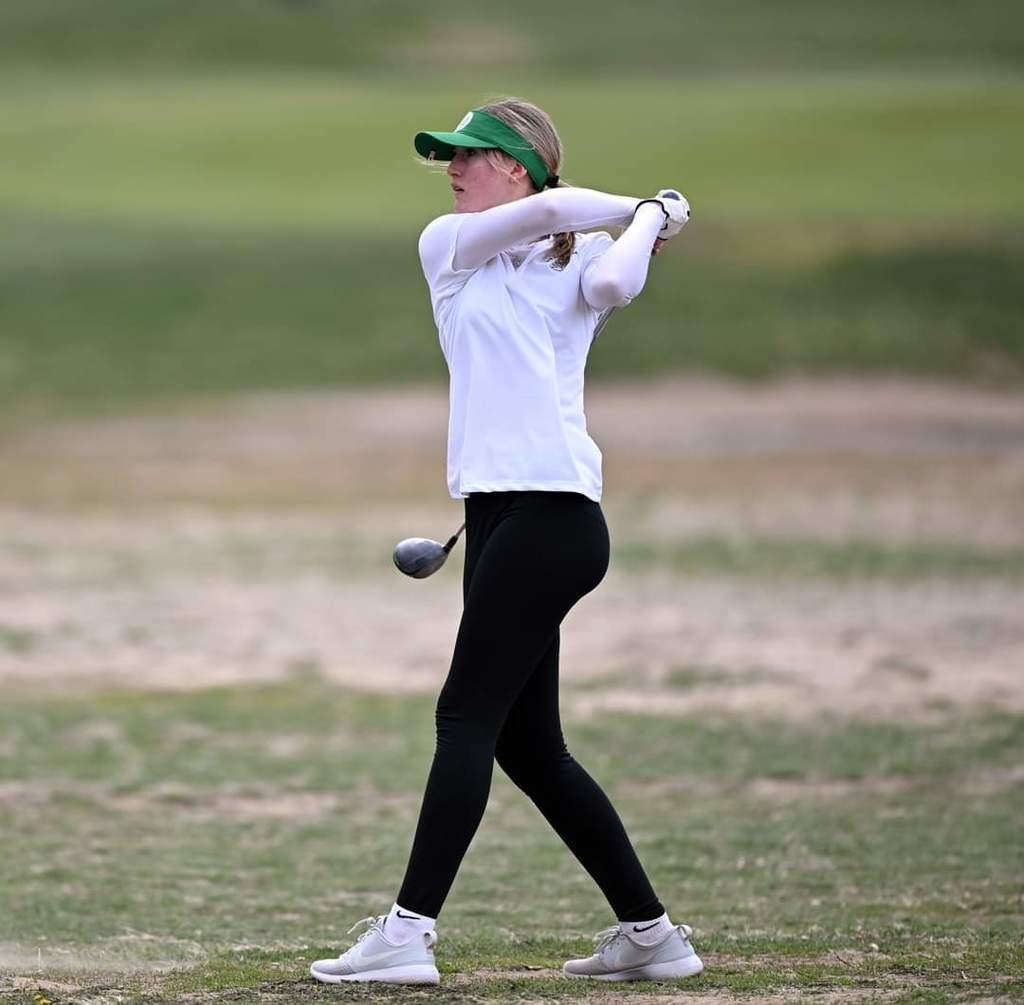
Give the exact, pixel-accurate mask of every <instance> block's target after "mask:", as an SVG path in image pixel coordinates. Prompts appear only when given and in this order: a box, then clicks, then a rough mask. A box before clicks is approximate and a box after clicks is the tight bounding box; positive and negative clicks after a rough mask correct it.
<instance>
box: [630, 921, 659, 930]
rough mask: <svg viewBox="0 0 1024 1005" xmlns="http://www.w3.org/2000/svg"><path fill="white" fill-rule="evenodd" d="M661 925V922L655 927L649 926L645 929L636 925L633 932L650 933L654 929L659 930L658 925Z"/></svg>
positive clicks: (655, 924)
mask: <svg viewBox="0 0 1024 1005" xmlns="http://www.w3.org/2000/svg"><path fill="white" fill-rule="evenodd" d="M660 924H661V922H660V921H656V922H655V923H654V924H653V925H647V926H646V927H644V928H637V927H636V925H634V926H633V931H634V932H649V931H650V930H651V929H652V928H657V927H658V925H660Z"/></svg>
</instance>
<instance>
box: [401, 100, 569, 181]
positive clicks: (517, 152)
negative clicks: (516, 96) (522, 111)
mask: <svg viewBox="0 0 1024 1005" xmlns="http://www.w3.org/2000/svg"><path fill="white" fill-rule="evenodd" d="M413 142H414V143H415V144H416V152H417V153H418V154H419V155H420V156H421V157H427V158H432V159H433V160H439V161H450V160H451V159H452V158H453V157H454V156H455V148H456V147H481V148H488V147H490V148H494V147H496V148H497V149H498V150H504V151H505V153H507V154H508V155H509V156H510V157H514V158H515V159H516V160H517V161H519V163H520V164H522V165H523V167H524V168H526V170H527V173H528V174H529V175H530V180H531V181H532V182H533V184H534V185H535V186H536V187H537V191H538V192H540V191H541V190H542V189H543V188H544V186H545V185H547V184H548V182H549V181H550V182H551V184H553V185H554V184H557V181H558V179H557V178H556V177H552V178H550V179H549V177H548V168H547V165H546V164H545V163H544V159H543V158H542V157H541V156H540V154H539V153H537V151H536V150H534V149H533V147H532V146H531V145H530V144H529V143H527V142H526V140H525V139H523V137H522V136H520V135H519V133H517V132H516V131H515V130H514V129H513V128H512V127H511V126H508V125H506V124H505V123H504V122H502V121H501V119H498V118H495V117H494V116H493V115H489V114H488V113H487V112H483V111H481V110H480V109H479V108H474V109H473V111H471V112H469V113H467V115H466V117H465V118H464V119H463V120H462V121H461V122H460V123H459V124H458V125H457V126H456V127H455V131H454V132H451V133H417V134H416V139H415V140H414V141H413Z"/></svg>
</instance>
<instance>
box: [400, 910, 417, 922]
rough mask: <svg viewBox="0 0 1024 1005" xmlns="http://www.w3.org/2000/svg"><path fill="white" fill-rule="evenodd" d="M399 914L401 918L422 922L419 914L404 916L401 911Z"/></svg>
mask: <svg viewBox="0 0 1024 1005" xmlns="http://www.w3.org/2000/svg"><path fill="white" fill-rule="evenodd" d="M397 913H398V917H400V918H411V919H412V920H413V921H419V920H420V916H419V915H418V914H402V912H401V911H398V912H397Z"/></svg>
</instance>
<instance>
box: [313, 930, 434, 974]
mask: <svg viewBox="0 0 1024 1005" xmlns="http://www.w3.org/2000/svg"><path fill="white" fill-rule="evenodd" d="M385 918H387V915H386V914H382V915H381V916H380V917H379V918H372V917H371V918H363V919H362V920H361V921H357V922H356V923H355V924H354V925H353V926H352V927H351V928H350V929H349V933H350V934H351V933H352V932H354V931H355V930H356V929H357V928H358V927H359V926H360V925H368V926H369V927H368V928H367V929H366V931H365V932H363V934H362V935H360V936H359V938H358V939H357V940H356V943H355V945H354V946H352V948H351V949H348V950H347V951H346V952H344V953H342V954H341V955H340V956H339V957H338V958H337V959H333V960H317V961H316V962H315V963H314V964H313V965H312V966H311V967H310V968H309V972H310V973H311V974H312V975H313V976H314V977H315V978H316V979H317V980H318V981H323V982H324V983H325V984H340V983H342V982H343V981H382V982H383V983H385V984H438V983H440V980H441V978H440V975H439V974H438V972H437V967H436V966H435V964H434V953H433V948H434V945H435V944H436V942H437V932H424V933H423V934H422V935H417V936H415V937H414V938H413V939H411V940H410V941H409V942H407V943H405V945H402V946H396V945H395V944H394V943H393V942H389V941H388V940H387V938H385V936H384V919H385Z"/></svg>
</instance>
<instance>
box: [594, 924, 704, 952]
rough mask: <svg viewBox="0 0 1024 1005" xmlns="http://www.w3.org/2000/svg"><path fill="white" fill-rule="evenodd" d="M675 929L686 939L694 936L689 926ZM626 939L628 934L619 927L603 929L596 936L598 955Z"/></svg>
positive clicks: (677, 926)
mask: <svg viewBox="0 0 1024 1005" xmlns="http://www.w3.org/2000/svg"><path fill="white" fill-rule="evenodd" d="M675 927H676V929H677V930H678V931H680V932H682V933H683V938H684V939H689V938H690V936H691V935H693V929H692V928H691V927H690V926H689V925H676V926H675ZM625 937H626V933H625V932H624V931H623V930H622V929H621V928H620V927H619V926H618V925H612V927H611V928H602V929H601V931H600V932H598V933H597V934H596V935H595V936H594V941H595V942H596V943H597V948H596V950H595V952H596V954H597V955H598V956H600V955H601V954H602V953H603V952H604V951H605V950H606V949H608V948H609V947H610V946H612V945H614V944H615V943H616V942H618V940H619V939H620V938H625Z"/></svg>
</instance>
